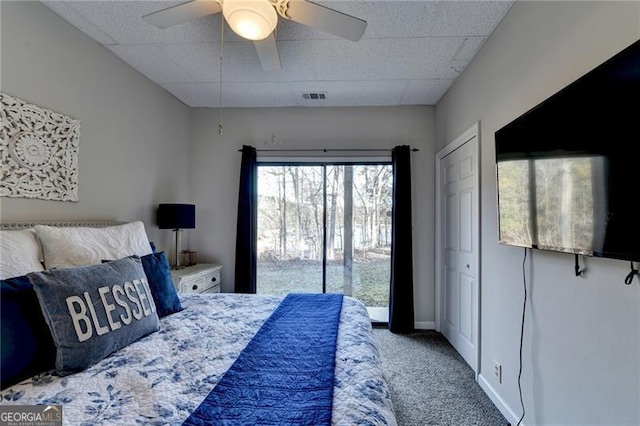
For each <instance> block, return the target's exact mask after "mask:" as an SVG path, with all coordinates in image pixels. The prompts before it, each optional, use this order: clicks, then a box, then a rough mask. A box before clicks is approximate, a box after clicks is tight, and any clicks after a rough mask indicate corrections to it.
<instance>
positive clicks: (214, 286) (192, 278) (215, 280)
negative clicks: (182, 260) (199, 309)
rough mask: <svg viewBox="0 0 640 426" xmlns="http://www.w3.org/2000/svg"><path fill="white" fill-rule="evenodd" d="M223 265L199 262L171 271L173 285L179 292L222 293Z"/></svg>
mask: <svg viewBox="0 0 640 426" xmlns="http://www.w3.org/2000/svg"><path fill="white" fill-rule="evenodd" d="M221 270H222V265H216V264H213V263H199V264H197V265H193V266H187V267H186V268H184V269H177V270H172V271H171V278H173V285H174V287H175V288H176V291H177V292H178V293H220V271H221Z"/></svg>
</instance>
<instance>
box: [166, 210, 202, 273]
mask: <svg viewBox="0 0 640 426" xmlns="http://www.w3.org/2000/svg"><path fill="white" fill-rule="evenodd" d="M157 219H158V228H160V229H173V232H175V233H176V255H175V260H174V263H173V265H171V269H183V268H184V266H182V265H181V263H180V244H181V240H182V237H181V233H182V230H183V229H194V228H195V227H196V206H195V204H158V217H157Z"/></svg>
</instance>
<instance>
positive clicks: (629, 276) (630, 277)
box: [624, 261, 640, 285]
mask: <svg viewBox="0 0 640 426" xmlns="http://www.w3.org/2000/svg"><path fill="white" fill-rule="evenodd" d="M630 263H631V272H629V274H627V276H626V278H625V279H624V283H625V284H626V285H631V283H632V282H633V277H635V276H638V277H640V271H638V270H637V269H635V268H634V267H633V261H632V262H630Z"/></svg>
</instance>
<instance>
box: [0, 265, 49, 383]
mask: <svg viewBox="0 0 640 426" xmlns="http://www.w3.org/2000/svg"><path fill="white" fill-rule="evenodd" d="M0 283H1V286H2V290H1V291H2V293H1V294H0V305H1V306H0V317H1V319H0V328H1V329H2V337H1V339H2V340H1V341H0V348H1V349H2V366H1V368H0V382H2V383H1V386H2V389H4V388H6V387H8V386H11V385H14V384H16V383H18V382H21V381H22V380H25V379H27V378H29V377H31V376H34V375H36V374H39V373H43V372H45V371H49V370H52V369H54V368H55V360H56V348H55V345H54V343H53V338H52V337H51V332H50V331H49V326H48V325H47V323H46V322H45V320H44V317H43V316H42V311H41V309H40V303H39V302H38V297H37V296H36V292H35V291H34V289H33V285H31V283H30V282H29V279H28V278H27V277H24V276H23V277H15V278H9V279H6V280H2V281H0Z"/></svg>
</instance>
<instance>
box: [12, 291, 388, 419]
mask: <svg viewBox="0 0 640 426" xmlns="http://www.w3.org/2000/svg"><path fill="white" fill-rule="evenodd" d="M180 300H181V302H182V306H183V307H184V308H185V309H184V310H182V311H181V312H178V313H175V314H172V315H169V316H167V317H164V318H162V319H161V327H160V330H159V331H157V332H155V333H153V334H150V335H148V336H146V337H144V338H142V339H140V340H138V341H136V342H135V343H133V344H131V345H129V346H127V347H125V348H123V349H121V350H119V351H118V352H116V353H114V354H112V355H111V356H109V357H107V358H105V359H103V360H101V361H100V362H98V363H97V364H95V365H93V366H92V367H90V368H88V369H87V370H84V371H82V372H79V373H75V374H73V375H70V376H65V377H58V376H56V375H55V374H53V372H47V373H43V374H40V375H37V376H34V377H31V378H30V379H27V380H25V381H23V382H21V383H19V384H17V385H14V386H12V387H10V388H7V389H5V390H3V391H2V392H0V399H1V400H0V404H12V405H28V404H44V405H62V406H63V423H64V424H68V425H78V424H90V425H102V424H104V425H114V424H123V425H133V424H163V425H166V424H172V425H173V424H181V423H182V422H183V421H184V420H185V419H186V418H188V417H189V415H190V414H191V413H192V412H193V411H194V410H195V409H196V408H197V407H198V406H199V405H200V403H201V402H202V401H203V400H204V399H205V398H206V397H207V395H208V394H209V393H210V392H211V390H212V389H213V388H214V387H215V385H216V384H217V383H218V381H219V380H220V379H221V378H222V377H223V375H224V374H225V372H226V371H227V370H228V369H229V367H230V366H231V365H232V364H233V362H234V361H235V360H236V358H237V357H238V355H239V354H240V353H241V352H242V350H243V349H244V348H245V347H246V345H247V344H248V342H249V341H250V340H251V339H252V337H253V336H254V335H255V334H256V332H257V331H258V329H259V328H260V327H261V325H262V324H263V323H264V321H265V320H266V319H267V318H268V317H269V316H270V314H271V313H272V312H273V311H274V309H275V308H277V306H278V305H279V303H280V302H281V300H282V298H281V297H277V296H265V295H244V294H180ZM335 357H336V359H335V360H336V366H335V378H334V394H333V405H332V415H331V420H332V424H334V425H395V424H397V422H396V419H395V416H394V412H393V406H392V403H391V398H390V395H389V389H388V385H387V382H386V380H385V378H384V374H383V372H382V368H381V362H380V357H379V354H378V350H377V347H376V344H375V342H374V340H373V335H372V332H371V323H370V320H369V317H368V315H367V311H366V308H365V306H364V305H363V304H362V303H361V302H360V301H358V300H356V299H354V298H351V297H346V296H345V297H344V300H343V304H342V310H341V313H340V323H339V328H338V338H337V347H336V355H335Z"/></svg>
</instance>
